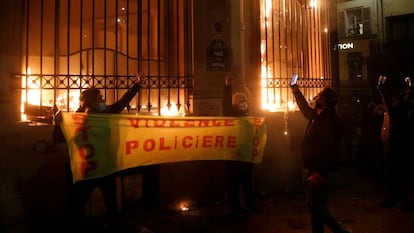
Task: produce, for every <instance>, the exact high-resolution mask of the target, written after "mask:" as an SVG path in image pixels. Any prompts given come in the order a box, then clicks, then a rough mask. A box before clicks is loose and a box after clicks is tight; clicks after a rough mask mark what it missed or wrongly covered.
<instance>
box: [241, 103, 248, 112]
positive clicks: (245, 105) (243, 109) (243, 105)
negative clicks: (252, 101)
mask: <svg viewBox="0 0 414 233" xmlns="http://www.w3.org/2000/svg"><path fill="white" fill-rule="evenodd" d="M247 108H248V105H247V102H246V101H243V102H241V103H240V104H239V110H241V111H247Z"/></svg>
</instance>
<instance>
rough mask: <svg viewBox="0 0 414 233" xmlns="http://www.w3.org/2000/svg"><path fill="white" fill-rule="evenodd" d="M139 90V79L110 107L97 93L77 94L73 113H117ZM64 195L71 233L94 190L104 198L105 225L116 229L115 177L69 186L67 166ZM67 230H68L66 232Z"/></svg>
mask: <svg viewBox="0 0 414 233" xmlns="http://www.w3.org/2000/svg"><path fill="white" fill-rule="evenodd" d="M140 88H141V77H140V76H137V80H136V81H135V84H134V85H133V86H132V87H131V88H130V89H129V90H128V91H127V92H126V93H125V94H124V95H123V96H122V98H121V99H119V100H118V101H117V102H115V103H114V104H112V105H106V103H105V100H104V99H103V96H102V94H101V92H100V90H99V89H95V88H92V89H88V90H85V91H83V92H82V93H81V95H80V97H79V100H80V107H79V108H78V110H77V111H76V112H86V113H110V114H116V113H121V112H122V111H123V110H124V109H125V107H127V106H128V105H129V102H130V101H131V100H132V98H133V97H134V96H135V95H136V94H137V93H138V91H139V90H140ZM60 121H61V117H58V116H57V117H56V124H59V123H60ZM67 183H68V184H67V188H68V190H67V195H68V200H67V201H68V203H67V205H68V207H67V208H68V211H69V213H68V214H69V216H68V218H69V219H68V220H69V221H70V223H69V224H70V225H72V227H71V228H74V229H72V230H75V231H76V230H79V228H80V227H82V221H83V217H84V208H85V205H86V202H87V201H88V200H89V198H90V196H91V194H92V192H93V191H94V190H95V188H97V187H98V188H100V190H101V193H102V195H103V197H104V202H105V206H106V212H107V215H106V216H107V221H108V228H109V230H117V229H118V228H119V220H120V219H119V213H118V208H117V199H116V190H117V189H116V175H115V174H110V175H107V176H105V177H101V178H94V179H90V180H83V181H78V182H76V183H73V181H72V173H71V170H70V165H69V164H68V166H67ZM68 230H69V229H68Z"/></svg>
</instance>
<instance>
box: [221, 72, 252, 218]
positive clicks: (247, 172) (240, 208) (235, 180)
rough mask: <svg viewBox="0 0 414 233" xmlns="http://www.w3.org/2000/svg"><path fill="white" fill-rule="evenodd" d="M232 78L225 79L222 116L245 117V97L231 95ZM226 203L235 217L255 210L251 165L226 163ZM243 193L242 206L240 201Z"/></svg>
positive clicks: (237, 162)
mask: <svg viewBox="0 0 414 233" xmlns="http://www.w3.org/2000/svg"><path fill="white" fill-rule="evenodd" d="M232 81H233V78H232V77H226V80H225V86H224V93H223V115H224V116H239V117H242V116H247V115H248V104H247V97H246V95H244V94H243V93H241V92H237V93H235V94H234V95H233V94H232ZM225 168H226V176H227V199H228V200H227V201H228V204H229V208H230V211H231V214H232V215H234V216H236V217H242V216H245V215H247V214H249V213H251V212H252V211H254V210H255V209H256V203H255V197H254V192H253V164H252V163H250V162H242V161H230V160H229V161H226V164H225ZM241 191H243V193H244V205H243V204H242V201H241V198H240V196H241Z"/></svg>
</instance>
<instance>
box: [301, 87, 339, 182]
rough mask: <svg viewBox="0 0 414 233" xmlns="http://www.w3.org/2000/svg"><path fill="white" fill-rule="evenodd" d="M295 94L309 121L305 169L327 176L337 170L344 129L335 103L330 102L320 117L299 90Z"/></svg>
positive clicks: (304, 150) (304, 141)
mask: <svg viewBox="0 0 414 233" xmlns="http://www.w3.org/2000/svg"><path fill="white" fill-rule="evenodd" d="M293 94H294V96H295V99H296V103H297V104H298V107H299V109H300V110H301V112H302V113H303V115H304V116H305V117H306V119H308V120H309V122H308V126H307V128H306V131H305V135H304V138H303V148H302V159H303V165H304V168H307V169H309V170H310V171H317V172H319V173H320V174H327V173H329V172H334V171H336V170H337V167H338V162H339V151H340V147H341V140H342V127H341V122H340V119H339V117H338V114H337V112H336V109H335V104H336V102H335V103H330V102H329V101H330V100H327V101H328V104H327V107H326V108H325V109H324V110H323V111H322V112H321V113H320V114H319V115H318V114H317V112H316V110H315V109H313V108H311V107H310V106H309V104H308V102H307V101H306V99H305V97H304V96H303V94H302V93H301V92H300V91H299V89H294V91H293Z"/></svg>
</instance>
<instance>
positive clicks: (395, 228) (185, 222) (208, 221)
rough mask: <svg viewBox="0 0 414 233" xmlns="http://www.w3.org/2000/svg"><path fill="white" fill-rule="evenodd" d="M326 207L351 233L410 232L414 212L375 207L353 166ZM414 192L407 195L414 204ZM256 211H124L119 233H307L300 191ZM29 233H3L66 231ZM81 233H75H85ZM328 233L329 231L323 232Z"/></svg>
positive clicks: (370, 188) (376, 198)
mask: <svg viewBox="0 0 414 233" xmlns="http://www.w3.org/2000/svg"><path fill="white" fill-rule="evenodd" d="M338 175H339V176H338V182H337V189H336V191H335V192H334V193H333V195H332V197H331V202H330V207H331V210H332V212H333V213H334V214H335V215H336V216H337V217H338V219H339V220H340V221H341V222H342V223H343V224H344V225H345V226H346V227H347V228H349V229H351V230H352V232H353V233H412V232H414V211H412V210H411V211H403V210H399V209H397V208H392V209H382V208H379V207H377V204H378V203H379V202H381V201H382V200H383V199H384V197H385V192H384V184H383V180H381V179H378V178H377V179H373V178H369V177H368V176H367V175H366V174H361V173H360V172H357V170H356V169H355V168H354V167H353V166H347V167H341V170H340V172H339V174H338ZM413 193H414V192H413V188H412V187H411V190H410V194H411V195H410V198H411V201H412V197H413V195H412V194H413ZM258 208H259V210H258V212H257V213H254V214H251V215H250V216H248V217H246V218H240V219H235V218H232V217H230V216H229V215H228V212H227V208H226V206H225V204H224V203H218V204H216V205H214V206H199V207H193V208H192V209H191V210H190V211H188V212H177V211H174V210H166V209H143V208H139V207H136V208H133V207H131V208H127V209H126V210H124V211H123V212H122V227H123V231H122V232H131V233H132V232H137V233H151V232H153V233H236V232H237V233H244V232H246V233H248V232H254V233H302V232H303V233H305V232H308V233H310V232H311V228H310V222H309V218H308V212H307V209H306V206H305V199H304V196H303V194H302V193H301V192H300V191H295V192H286V193H275V194H261V195H259V196H258ZM30 225H31V227H30V228H31V229H24V227H22V226H19V225H14V226H8V227H7V228H6V229H2V232H13V233H15V232H64V230H65V228H64V226H63V224H61V223H60V222H59V220H53V219H39V220H37V221H36V222H35V223H32V224H30ZM83 231H84V232H107V231H106V230H105V228H104V227H103V220H102V219H101V218H100V217H93V218H89V219H88V222H87V225H86V226H85V228H84V229H83ZM83 231H81V230H79V231H77V232H83ZM325 232H326V233H330V231H329V230H326V231H325Z"/></svg>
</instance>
